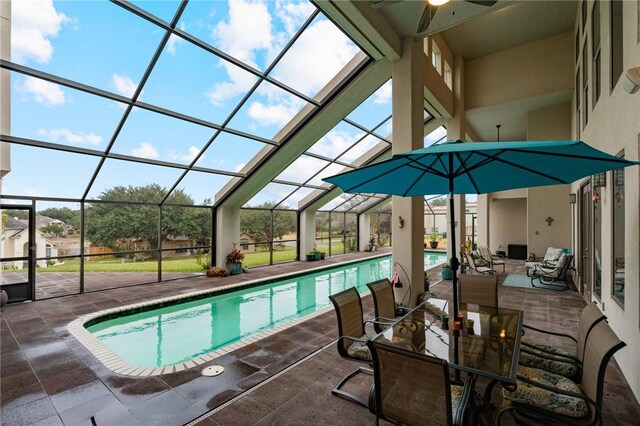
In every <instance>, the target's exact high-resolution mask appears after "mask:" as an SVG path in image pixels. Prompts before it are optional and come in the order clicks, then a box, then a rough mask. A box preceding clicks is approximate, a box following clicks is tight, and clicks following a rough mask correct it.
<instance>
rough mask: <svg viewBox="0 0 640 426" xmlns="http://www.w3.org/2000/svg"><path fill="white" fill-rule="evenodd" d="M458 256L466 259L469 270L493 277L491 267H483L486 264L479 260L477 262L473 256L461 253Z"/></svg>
mask: <svg viewBox="0 0 640 426" xmlns="http://www.w3.org/2000/svg"><path fill="white" fill-rule="evenodd" d="M460 255H461V256H463V257H464V258H465V259H467V265H469V268H473V269H474V270H475V271H476V272H479V273H481V274H489V275H493V273H494V272H495V271H494V270H493V269H491V267H489V266H484V265H486V262H484V261H483V260H482V259H481V260H480V262H478V261H477V260H476V259H474V258H473V256H471V255H470V254H468V253H465V252H461V253H460Z"/></svg>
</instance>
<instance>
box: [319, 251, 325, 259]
mask: <svg viewBox="0 0 640 426" xmlns="http://www.w3.org/2000/svg"><path fill="white" fill-rule="evenodd" d="M325 256H326V253H325V252H323V251H321V252H320V260H324V257H325Z"/></svg>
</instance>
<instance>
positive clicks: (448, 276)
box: [442, 262, 453, 280]
mask: <svg viewBox="0 0 640 426" xmlns="http://www.w3.org/2000/svg"><path fill="white" fill-rule="evenodd" d="M442 279H443V280H452V279H453V270H452V269H451V266H450V265H449V262H445V263H444V264H443V265H442Z"/></svg>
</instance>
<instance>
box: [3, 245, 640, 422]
mask: <svg viewBox="0 0 640 426" xmlns="http://www.w3.org/2000/svg"><path fill="white" fill-rule="evenodd" d="M366 256H368V254H367V253H354V254H350V255H345V256H337V257H334V258H331V259H328V260H326V261H325V263H326V264H331V263H337V262H341V261H344V260H348V259H355V258H361V257H366ZM319 265H320V264H319V263H312V264H307V263H305V262H295V263H289V264H285V265H279V266H272V267H264V268H259V269H253V270H251V272H250V273H248V274H243V275H241V276H236V277H228V278H225V279H211V278H205V277H198V278H192V279H183V280H176V281H170V282H163V283H155V284H146V285H142V286H136V287H129V288H122V289H116V290H109V291H103V292H97V293H87V294H84V295H78V296H69V297H63V298H57V299H50V300H44V301H38V302H33V303H28V304H20V305H10V306H7V307H5V308H4V309H3V311H2V314H1V318H0V338H1V342H0V344H1V354H2V355H1V359H0V366H1V372H0V390H1V396H0V404H1V413H0V421H1V423H2V424H3V425H21V424H25V425H26V424H29V425H30V424H40V425H59V424H67V425H72V424H73V425H75V424H86V425H90V424H91V422H90V419H91V417H92V416H93V417H94V418H95V420H96V423H97V424H98V425H108V424H114V425H138V424H148V425H155V424H165V425H180V424H184V423H187V422H189V421H191V420H192V419H196V418H198V417H200V416H202V415H203V414H205V413H207V412H209V411H210V410H212V409H214V408H216V407H218V406H220V405H221V404H223V403H225V402H226V401H229V400H231V399H232V398H234V397H236V396H238V395H240V394H243V393H244V392H245V391H247V390H248V389H250V388H252V387H253V386H255V385H257V384H259V383H261V382H263V381H264V380H265V379H267V378H270V377H272V376H274V375H276V374H277V373H279V372H280V371H282V370H283V369H285V368H286V367H287V366H289V365H291V364H293V363H294V362H296V361H297V360H299V359H301V358H303V357H305V356H307V355H309V354H311V353H312V352H315V351H317V350H318V349H319V348H321V347H323V346H325V345H327V344H329V343H330V342H331V341H332V340H333V339H334V338H335V337H336V324H335V315H334V313H333V312H328V313H325V314H323V315H321V316H318V317H316V318H314V319H312V320H309V321H305V322H304V323H302V324H301V325H299V326H298V327H295V328H291V329H288V330H285V331H282V332H280V333H277V334H275V335H273V336H270V337H268V338H265V339H263V340H261V341H259V342H256V343H254V344H251V345H249V346H246V347H244V348H242V349H239V350H237V351H234V352H232V353H230V354H227V355H225V356H224V357H222V358H218V359H217V360H214V361H212V362H209V363H207V364H205V366H206V365H209V364H222V365H224V366H225V373H224V374H223V375H221V376H218V377H215V378H207V377H202V376H201V374H200V371H201V368H202V366H201V367H200V368H194V369H190V370H187V371H183V372H179V373H173V374H167V375H161V376H156V377H147V378H133V377H126V376H120V375H117V374H115V373H112V372H111V371H109V370H107V369H106V368H105V367H103V366H102V364H101V363H100V362H99V361H98V360H97V359H96V358H95V357H94V356H93V355H92V354H90V353H89V352H88V351H87V350H86V349H85V348H84V347H83V346H82V345H80V344H79V343H78V342H77V341H76V340H75V338H73V337H72V336H70V335H69V333H68V332H67V331H66V325H67V324H68V323H69V322H70V321H72V320H73V319H75V318H76V316H78V315H83V314H86V313H90V312H95V311H98V310H102V309H106V308H110V307H114V306H120V305H125V304H130V303H135V302H140V301H144V300H151V299H156V298H160V297H164V296H168V295H174V294H182V293H189V292H192V291H197V290H202V289H205V288H212V287H215V286H220V285H226V284H231V283H235V282H238V281H241V280H250V279H251V280H253V279H259V278H263V277H267V276H271V275H273V274H281V273H287V272H293V271H299V270H303V269H306V268H309V267H317V266H319ZM523 267H524V264H523V262H518V261H510V262H509V265H508V272H509V271H511V272H516V273H517V272H521V271H522V268H523ZM504 277H506V275H501V280H503V279H504ZM447 283H448V282H443V283H442V284H439V285H436V286H434V287H433V291H434V292H435V293H437V294H438V295H439V296H441V297H447V296H448V293H449V291H448V289H449V288H450V286H448V285H447ZM500 296H501V299H500V302H501V304H502V305H503V306H505V307H514V308H519V309H524V310H525V320H526V322H527V323H530V324H532V325H537V326H540V327H549V324H558V323H560V324H563V325H564V326H565V327H567V328H568V329H575V327H576V325H577V314H578V312H579V311H580V308H581V306H583V304H584V303H583V302H582V299H581V297H580V296H579V295H577V294H576V293H561V294H557V293H550V292H547V291H543V290H526V289H520V288H512V287H502V286H501V287H500ZM365 309H366V310H367V311H368V312H369V313H370V312H371V302H370V297H366V298H365ZM550 343H554V344H559V343H560V342H557V341H555V340H552V341H550ZM627 350H628V349H627ZM351 368H353V365H352V364H350V363H348V362H346V361H343V360H342V359H341V358H339V357H338V355H337V353H336V352H335V349H333V346H331V347H330V348H329V349H325V350H324V351H320V352H319V353H318V354H317V355H316V356H313V357H312V358H310V359H309V360H308V361H306V362H305V363H303V364H301V365H300V366H298V367H295V368H294V369H292V370H290V371H288V372H286V373H285V374H283V375H281V376H278V377H276V378H274V379H273V380H272V381H270V382H269V383H267V384H265V385H264V386H261V387H260V388H259V389H257V390H255V391H253V392H251V393H246V394H245V395H244V396H242V397H241V398H238V400H237V401H234V402H233V403H231V404H230V405H228V406H226V407H225V408H224V409H221V410H219V411H217V412H215V413H214V414H212V415H211V416H210V417H208V418H206V419H205V420H203V421H201V422H200V424H203V425H213V424H218V425H225V424H229V425H251V424H260V425H267V424H279V425H287V424H371V423H372V421H373V416H371V415H370V414H369V413H368V412H367V411H366V410H365V409H361V408H360V407H358V406H356V405H355V404H352V403H348V402H346V401H344V400H341V399H339V398H336V397H333V396H332V395H331V394H330V390H331V389H332V388H333V386H335V384H336V383H337V382H338V381H339V380H340V378H341V377H342V376H344V375H345V374H346V372H348V371H350V369H351ZM367 380H370V379H369V378H368V377H363V380H362V381H360V382H359V383H356V384H355V391H357V392H368V388H369V386H370V382H367ZM606 393H607V396H606V404H605V409H604V412H605V419H606V421H607V424H622V425H624V424H637V419H638V418H640V405H638V403H637V402H636V400H635V398H634V396H633V394H632V393H631V391H630V389H629V386H628V385H627V383H626V381H625V380H624V378H623V377H622V375H621V373H620V372H619V370H618V368H617V366H615V364H614V363H612V365H611V367H610V368H609V370H608V372H607V384H606Z"/></svg>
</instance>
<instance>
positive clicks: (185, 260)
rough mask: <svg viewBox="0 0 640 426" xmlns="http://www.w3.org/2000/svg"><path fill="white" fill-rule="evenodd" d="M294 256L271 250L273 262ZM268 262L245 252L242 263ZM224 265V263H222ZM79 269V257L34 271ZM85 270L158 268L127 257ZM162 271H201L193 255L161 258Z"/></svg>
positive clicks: (90, 265)
mask: <svg viewBox="0 0 640 426" xmlns="http://www.w3.org/2000/svg"><path fill="white" fill-rule="evenodd" d="M295 258H296V250H295V249H294V248H286V249H284V250H276V251H274V252H273V262H274V263H279V262H286V261H288V260H294V259H295ZM268 264H269V252H245V258H244V262H243V265H244V266H246V267H251V266H257V265H268ZM223 266H224V265H223ZM79 270H80V260H79V259H64V265H58V266H51V267H48V268H36V272H78V271H79ZM84 270H85V271H86V272H155V271H157V270H158V262H157V261H156V260H148V261H142V262H132V261H130V260H129V259H127V260H126V261H125V262H123V259H109V260H92V261H88V262H86V263H85V265H84ZM162 271H163V272H201V271H202V268H200V266H198V264H197V263H196V261H195V257H193V256H189V257H169V258H165V259H162Z"/></svg>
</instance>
